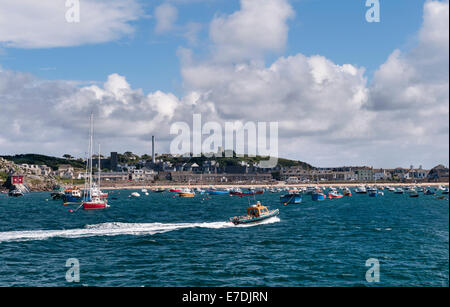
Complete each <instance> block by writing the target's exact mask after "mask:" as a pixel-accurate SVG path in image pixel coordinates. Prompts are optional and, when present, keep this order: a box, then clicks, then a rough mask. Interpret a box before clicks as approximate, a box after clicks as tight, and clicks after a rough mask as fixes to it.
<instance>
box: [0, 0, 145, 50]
mask: <svg viewBox="0 0 450 307" xmlns="http://www.w3.org/2000/svg"><path fill="white" fill-rule="evenodd" d="M70 8H71V7H70V6H69V7H66V6H65V1H54V0H41V1H34V0H16V1H2V5H1V6H0V45H1V44H3V45H4V46H7V47H18V48H52V47H69V46H78V45H82V44H94V43H104V42H109V41H113V40H117V39H120V38H122V37H124V36H127V35H130V34H132V33H133V32H134V28H133V26H132V25H131V22H132V21H134V20H136V19H138V18H139V16H140V15H141V8H140V5H139V4H138V2H137V0H110V1H104V0H83V1H80V22H78V23H69V22H67V20H66V13H67V11H68V10H69V9H70Z"/></svg>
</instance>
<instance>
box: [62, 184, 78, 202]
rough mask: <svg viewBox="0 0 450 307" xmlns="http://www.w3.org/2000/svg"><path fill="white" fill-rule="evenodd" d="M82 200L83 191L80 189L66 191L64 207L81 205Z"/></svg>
mask: <svg viewBox="0 0 450 307" xmlns="http://www.w3.org/2000/svg"><path fill="white" fill-rule="evenodd" d="M81 199H82V196H81V190H80V189H79V188H78V187H73V188H70V189H67V190H65V191H64V196H63V202H64V205H70V204H79V203H80V202H81Z"/></svg>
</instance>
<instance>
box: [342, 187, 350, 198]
mask: <svg viewBox="0 0 450 307" xmlns="http://www.w3.org/2000/svg"><path fill="white" fill-rule="evenodd" d="M343 194H344V196H352V191H350V189H349V188H344V190H343Z"/></svg>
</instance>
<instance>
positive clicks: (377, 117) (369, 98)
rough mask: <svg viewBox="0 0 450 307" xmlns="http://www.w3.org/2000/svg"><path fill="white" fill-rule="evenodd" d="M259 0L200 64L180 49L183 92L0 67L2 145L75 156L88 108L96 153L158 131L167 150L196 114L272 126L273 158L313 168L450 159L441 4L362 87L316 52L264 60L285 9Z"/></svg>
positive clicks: (361, 79)
mask: <svg viewBox="0 0 450 307" xmlns="http://www.w3.org/2000/svg"><path fill="white" fill-rule="evenodd" d="M258 3H260V5H256V2H255V1H250V0H242V7H241V10H240V11H237V12H235V13H233V14H230V15H228V16H219V17H215V18H214V19H213V21H212V23H211V26H210V37H211V44H212V45H211V49H210V50H211V55H210V56H209V57H207V58H206V59H201V60H199V59H198V58H196V55H195V54H194V52H193V51H192V50H189V49H183V48H180V50H179V52H178V54H179V57H180V59H181V63H182V64H181V73H182V76H183V82H184V87H185V90H186V94H185V95H184V97H182V98H178V97H176V96H175V95H173V94H171V93H163V92H161V91H155V92H154V93H149V94H144V93H143V92H142V90H140V89H133V88H132V86H131V85H130V84H129V83H128V82H127V80H126V78H125V77H124V76H120V75H118V74H112V75H110V76H109V77H108V79H107V80H106V82H105V84H103V86H98V85H91V86H85V87H81V88H79V87H76V86H74V85H73V84H71V83H70V82H62V81H45V80H39V79H36V78H35V77H33V76H32V75H29V74H24V73H14V72H11V71H6V70H3V71H1V70H0V101H2V104H1V105H0V121H1V123H2V126H3V127H5V126H6V127H12V129H11V131H9V132H8V134H6V133H2V134H1V142H2V150H6V149H8V150H11V151H12V150H14V151H15V152H24V151H25V149H27V148H28V149H27V150H29V148H33V151H41V150H40V148H42V152H43V151H46V150H48V152H51V151H52V150H54V151H56V152H61V150H62V149H61V147H62V148H63V150H64V151H68V152H73V153H75V154H76V153H77V152H80V150H81V152H83V151H84V150H85V148H84V147H85V146H84V145H85V144H84V141H85V140H84V139H83V138H84V137H85V135H86V133H87V120H86V117H87V115H88V114H89V113H90V112H91V111H92V110H93V111H94V112H95V114H96V116H97V125H98V127H97V133H98V136H99V138H101V139H102V140H103V141H104V142H106V143H108V142H109V144H110V146H109V147H108V146H106V147H104V148H110V150H119V151H120V150H122V151H124V150H127V149H132V150H134V148H136V149H137V150H138V151H141V152H142V153H143V152H146V150H145V148H146V146H149V143H148V141H149V140H150V135H151V134H154V133H156V134H157V136H158V138H159V139H162V142H161V141H160V142H158V144H159V145H160V146H161V147H160V148H162V149H161V151H163V150H165V151H167V150H168V148H169V147H168V142H169V140H171V139H172V137H171V136H169V135H168V133H169V126H170V124H171V123H172V122H175V121H180V120H183V121H190V120H191V116H192V113H197V112H200V113H202V114H203V118H204V119H205V120H206V119H207V120H208V121H211V120H216V121H219V122H223V121H226V120H227V121H228V120H243V121H247V120H252V121H278V122H279V123H280V125H279V127H280V133H279V134H280V141H279V144H280V149H279V152H280V153H281V155H282V156H285V157H291V158H296V159H301V160H304V161H307V162H310V163H312V164H314V165H319V166H333V165H339V164H368V165H375V166H383V167H394V166H398V165H403V166H408V165H409V164H411V163H412V164H415V165H419V164H423V165H424V166H427V167H432V166H434V165H435V164H438V163H446V164H448V150H449V148H448V134H449V126H448V119H449V118H448V117H449V93H448V92H449V90H448V82H449V80H448V53H449V51H448V1H442V2H441V1H427V2H426V3H425V6H424V21H423V26H422V27H421V29H420V31H419V32H418V43H417V46H416V48H414V49H412V50H410V51H408V52H406V53H405V52H402V51H400V50H396V51H394V52H393V53H392V54H391V55H390V56H389V58H388V59H387V60H386V62H385V63H384V64H383V65H382V66H380V68H379V69H378V70H377V71H376V73H375V75H374V78H373V80H372V81H371V82H370V83H368V81H367V76H366V73H365V70H364V68H363V67H356V66H355V65H351V64H344V65H338V64H336V63H333V62H332V61H331V60H329V59H327V58H325V57H323V56H320V55H314V56H309V57H308V56H305V55H303V54H296V55H293V56H289V57H280V58H278V59H277V60H275V61H274V62H273V63H271V64H269V65H267V64H266V63H265V62H264V57H263V55H264V53H266V52H277V51H278V50H282V49H283V47H284V45H285V42H286V37H287V31H288V27H287V22H288V20H289V17H290V16H292V12H291V10H292V9H291V8H290V6H289V4H288V3H287V2H286V1H264V2H258ZM258 14H259V15H260V16H263V17H261V18H260V20H258V19H257V18H255V16H256V15H258ZM268 19H272V20H271V22H269V23H268V25H263V27H265V28H264V35H262V34H261V31H262V30H261V28H258V27H260V26H261V23H264V21H266V20H268ZM219 25H220V27H219ZM439 29H440V30H439ZM227 33H228V35H227ZM442 33H444V35H442ZM445 33H446V34H445ZM11 114H14V116H11ZM55 140H57V142H55ZM148 148H149V147H148ZM148 150H149V149H148ZM148 150H147V152H148ZM61 153H62V152H61Z"/></svg>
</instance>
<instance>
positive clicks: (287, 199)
mask: <svg viewBox="0 0 450 307" xmlns="http://www.w3.org/2000/svg"><path fill="white" fill-rule="evenodd" d="M280 202H281V203H282V204H284V205H288V204H300V203H301V202H302V195H301V194H298V193H294V194H285V195H282V196H280Z"/></svg>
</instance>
